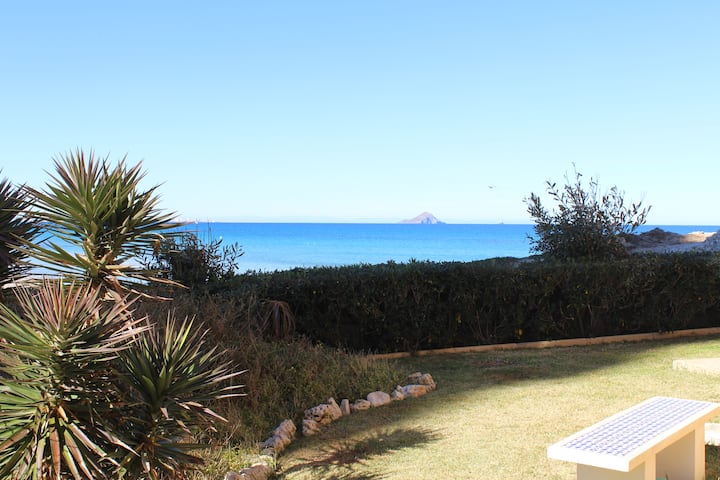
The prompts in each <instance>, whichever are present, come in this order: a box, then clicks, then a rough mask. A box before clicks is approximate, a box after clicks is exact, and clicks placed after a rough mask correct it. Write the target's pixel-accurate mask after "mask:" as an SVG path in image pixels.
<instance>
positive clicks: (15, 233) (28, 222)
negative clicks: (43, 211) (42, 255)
mask: <svg viewBox="0 0 720 480" xmlns="http://www.w3.org/2000/svg"><path fill="white" fill-rule="evenodd" d="M29 205H30V202H29V197H28V195H27V193H26V192H25V190H24V189H23V187H15V186H14V185H13V184H12V183H11V182H10V181H9V180H7V179H3V180H0V286H1V285H3V284H6V283H8V282H9V281H11V280H12V279H13V278H15V277H16V276H18V275H21V274H22V273H24V271H25V270H26V269H27V266H26V265H25V264H24V263H23V260H24V259H25V257H26V255H25V254H24V253H23V251H22V248H21V247H20V245H21V244H22V242H23V241H32V240H33V239H35V238H36V237H37V235H38V233H39V229H38V222H37V221H36V220H35V219H33V218H32V217H30V216H28V215H26V213H27V210H28V207H29Z"/></svg>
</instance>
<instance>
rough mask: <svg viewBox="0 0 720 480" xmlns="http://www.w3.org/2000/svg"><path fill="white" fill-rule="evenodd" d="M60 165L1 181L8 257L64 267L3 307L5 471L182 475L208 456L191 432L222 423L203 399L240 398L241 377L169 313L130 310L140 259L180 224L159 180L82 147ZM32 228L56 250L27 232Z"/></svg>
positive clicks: (0, 422)
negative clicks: (161, 205) (154, 318)
mask: <svg viewBox="0 0 720 480" xmlns="http://www.w3.org/2000/svg"><path fill="white" fill-rule="evenodd" d="M55 165H56V170H57V173H56V176H54V177H53V181H54V183H51V184H49V185H48V189H47V190H46V191H40V190H35V189H30V188H28V189H27V190H23V192H22V193H23V194H24V193H25V192H27V195H28V197H22V196H20V194H18V193H16V192H13V191H12V190H11V189H10V187H8V186H7V185H6V184H0V199H1V198H2V194H3V193H7V194H6V195H5V198H8V199H9V200H8V202H6V203H5V205H4V206H3V205H0V206H2V207H3V208H2V209H0V221H3V220H4V219H5V220H7V221H6V224H8V225H10V226H11V227H13V228H14V229H13V228H10V229H9V230H8V232H7V233H8V237H6V238H11V239H12V240H13V241H15V240H18V241H19V239H20V238H22V239H23V242H22V245H19V246H17V247H15V245H14V244H9V243H5V244H4V245H10V246H9V248H8V249H6V251H5V252H3V253H6V254H7V255H6V257H7V258H8V259H9V260H8V261H6V262H5V263H6V264H7V265H10V262H11V261H16V260H15V257H17V255H27V256H29V257H32V258H33V259H34V260H35V261H36V262H38V264H39V265H41V266H42V267H44V268H47V269H50V270H51V271H55V272H57V273H59V274H60V275H59V277H58V278H57V279H56V280H55V281H48V280H43V281H42V282H32V283H31V282H26V283H22V284H23V285H25V286H24V287H21V288H20V289H19V290H17V293H16V295H17V308H15V309H13V308H10V307H9V306H8V304H2V305H0V337H1V338H2V339H3V344H2V349H1V350H0V477H2V478H12V479H17V480H25V479H37V478H57V479H61V478H75V479H94V478H110V477H113V478H126V479H130V480H132V479H164V478H182V477H184V476H185V474H186V471H187V470H189V469H191V468H193V467H194V466H195V465H197V464H198V463H199V462H200V461H201V460H200V458H199V457H197V456H195V455H194V454H192V453H190V452H189V450H190V449H192V448H198V447H199V445H197V444H196V443H194V442H193V438H194V436H196V435H199V434H202V433H205V431H207V430H208V429H212V427H213V422H214V421H215V420H222V418H221V417H220V416H218V415H217V414H216V413H215V412H214V411H213V410H211V409H210V408H209V406H208V404H209V403H212V402H216V401H219V400H220V399H222V398H227V397H232V396H237V394H235V393H234V391H235V389H236V388H239V387H238V386H237V385H234V384H232V379H233V378H234V377H235V376H236V375H238V373H232V370H231V365H230V363H228V362H227V361H219V360H218V357H223V356H224V355H225V352H222V351H220V350H219V349H218V348H217V347H216V346H208V345H207V343H206V341H205V333H202V332H201V331H198V330H196V329H195V328H194V324H193V322H192V321H187V320H186V321H183V322H180V323H177V322H176V321H175V320H174V316H173V315H172V313H170V314H168V315H167V316H166V318H167V320H166V322H165V324H164V325H162V326H158V324H155V323H153V322H151V321H150V320H149V319H147V318H141V319H139V320H138V319H136V317H134V316H133V313H132V311H131V310H130V308H131V307H132V305H133V302H134V301H137V299H138V296H137V295H135V294H138V293H140V292H139V291H138V290H136V288H137V287H139V285H140V284H142V283H145V282H147V281H149V280H153V278H152V277H150V275H149V273H150V272H148V271H147V270H146V269H143V268H141V267H139V266H137V263H136V260H137V258H138V257H140V256H142V255H147V254H149V253H150V252H152V250H153V249H156V248H158V247H159V243H160V241H161V239H162V238H163V237H162V236H161V235H160V232H162V231H167V230H170V229H174V228H175V227H176V225H175V224H173V223H171V222H170V220H171V218H172V215H168V214H162V213H160V212H159V211H158V209H157V202H158V197H157V196H156V195H155V193H154V190H155V188H152V189H150V190H146V191H140V190H139V182H140V180H141V179H142V177H143V176H144V174H143V173H142V172H141V171H140V165H137V166H135V167H133V168H127V167H126V166H125V162H124V159H123V160H121V161H120V162H119V163H118V165H117V166H116V167H114V168H111V167H110V165H109V164H108V162H107V159H104V160H95V159H94V157H93V155H92V154H90V155H89V157H88V158H87V159H86V158H85V155H84V154H83V152H82V151H79V150H78V151H77V152H76V153H75V154H74V155H71V156H69V157H67V158H63V159H61V160H57V161H56V162H55ZM13 202H15V203H13ZM29 204H31V205H32V208H27V205H29ZM13 222H15V223H13ZM18 222H20V223H18ZM22 222H26V223H22ZM38 222H39V223H38ZM38 225H39V226H42V228H43V230H44V231H45V232H47V233H48V234H50V235H51V237H52V238H54V240H52V241H50V242H49V245H46V244H45V243H43V242H37V243H35V242H34V241H29V240H30V238H28V236H32V235H28V233H34V230H33V229H34V228H37V226H38ZM23 229H24V230H23ZM172 234H173V233H172V232H170V234H169V235H172ZM58 239H59V240H60V241H61V242H65V243H66V244H69V245H70V247H71V248H74V249H75V250H77V252H71V251H70V250H69V249H66V248H65V247H63V246H61V245H60V243H61V242H58ZM2 240H5V238H3V239H2ZM13 248H17V252H15V251H13V250H12V249H13ZM11 257H13V258H11ZM129 295H133V297H130V296H129Z"/></svg>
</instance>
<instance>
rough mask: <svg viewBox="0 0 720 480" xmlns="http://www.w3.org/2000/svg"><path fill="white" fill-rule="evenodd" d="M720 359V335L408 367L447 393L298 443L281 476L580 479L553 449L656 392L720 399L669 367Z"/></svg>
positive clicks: (710, 457)
mask: <svg viewBox="0 0 720 480" xmlns="http://www.w3.org/2000/svg"><path fill="white" fill-rule="evenodd" d="M715 356H718V357H720V337H707V338H701V339H680V340H672V341H662V342H657V341H655V342H642V343H626V344H616V345H603V346H592V347H572V348H556V349H546V350H520V351H508V352H492V353H475V354H457V355H442V356H431V357H417V358H409V359H404V360H401V361H399V362H400V365H401V366H402V368H403V369H405V370H407V372H408V373H410V372H412V371H422V372H429V373H431V374H432V375H433V377H434V378H435V380H436V382H437V384H438V389H437V390H436V391H434V392H432V393H430V394H428V395H427V396H425V397H422V398H419V399H410V400H405V401H403V402H395V403H393V404H391V405H388V406H385V407H382V408H378V409H373V410H369V411H366V412H362V413H360V414H357V415H352V416H350V417H346V418H343V419H341V420H339V421H338V422H336V423H334V424H333V425H332V426H331V427H330V428H329V429H328V430H327V431H326V432H324V433H323V434H321V435H319V436H316V437H309V438H300V439H299V440H297V441H296V442H295V443H293V445H292V446H291V447H290V448H289V449H288V450H287V451H286V452H285V453H283V455H282V456H281V457H280V459H279V464H280V468H281V472H280V478H283V479H288V480H290V479H334V480H340V479H345V480H361V479H367V480H370V479H408V480H410V479H412V480H422V479H428V480H429V479H433V480H435V479H438V478H449V479H483V480H490V479H498V480H508V479H533V480H536V479H574V478H575V465H574V464H571V463H567V462H561V461H557V460H550V459H548V458H547V455H546V449H547V447H548V445H550V444H552V443H554V442H556V441H558V440H560V439H562V438H564V437H565V436H567V435H570V434H572V433H574V432H576V431H577V430H579V429H581V428H584V427H587V426H589V425H591V424H593V423H595V422H597V421H599V420H602V419H604V418H605V417H607V416H609V415H612V414H614V413H617V412H619V411H620V410H623V409H625V408H628V407H631V406H633V405H634V404H636V403H638V402H640V401H642V400H645V399H647V398H649V397H652V396H655V395H665V396H675V397H680V398H690V399H696V400H707V401H714V402H720V377H712V376H708V375H704V374H699V373H692V372H681V371H675V370H673V369H672V360H673V359H676V358H701V357H715ZM351 400H352V399H351ZM318 401H319V402H320V401H324V399H318ZM718 421H720V419H719V420H718ZM707 452H708V453H707V479H708V480H717V479H720V454H719V453H718V451H717V449H716V448H715V447H708V449H707Z"/></svg>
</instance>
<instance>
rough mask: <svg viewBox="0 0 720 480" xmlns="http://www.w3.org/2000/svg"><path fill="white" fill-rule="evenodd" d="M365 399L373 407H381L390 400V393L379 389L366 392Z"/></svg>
mask: <svg viewBox="0 0 720 480" xmlns="http://www.w3.org/2000/svg"><path fill="white" fill-rule="evenodd" d="M367 400H368V402H370V405H371V406H373V407H382V406H383V405H387V404H388V403H390V402H392V399H391V398H390V395H388V394H387V393H385V392H380V391H377V392H371V393H368V396H367Z"/></svg>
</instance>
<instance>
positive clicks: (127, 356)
mask: <svg viewBox="0 0 720 480" xmlns="http://www.w3.org/2000/svg"><path fill="white" fill-rule="evenodd" d="M206 334H207V331H205V332H201V331H199V330H197V329H196V328H195V326H194V325H193V322H192V320H187V319H186V320H184V321H182V322H180V323H178V322H176V321H175V319H174V318H172V317H168V319H167V322H166V324H165V325H164V328H154V329H153V330H150V331H148V332H147V334H145V335H143V336H142V337H141V338H140V339H139V340H138V342H137V343H135V344H134V345H133V347H132V348H130V349H127V350H125V351H123V352H122V353H121V354H120V358H121V359H122V364H123V369H122V370H123V372H125V373H124V377H125V381H126V382H127V383H128V384H129V385H130V386H131V387H132V388H131V389H130V390H129V391H130V392H132V394H131V397H132V398H128V399H127V401H126V404H127V405H128V409H129V411H130V412H131V414H129V415H127V416H126V417H127V419H128V421H127V423H126V424H125V425H124V430H125V436H126V443H128V444H131V445H133V446H134V449H133V451H132V452H128V453H127V454H126V455H125V457H124V458H123V459H122V462H121V466H122V471H123V472H126V473H127V474H129V475H130V477H131V478H150V479H153V480H155V479H160V478H179V476H180V474H181V473H182V472H183V471H185V470H186V469H187V468H188V467H190V466H192V465H196V464H200V463H202V459H200V458H199V457H196V456H195V455H193V454H192V453H191V451H192V450H194V449H197V448H199V447H200V445H198V444H196V443H193V441H192V439H193V435H194V434H197V433H198V431H199V430H201V429H203V428H212V423H213V422H214V421H215V420H217V419H220V420H223V421H224V419H223V418H222V417H220V416H219V415H217V414H216V413H215V412H213V411H212V410H211V409H210V408H208V407H207V405H208V403H210V402H212V401H214V400H218V399H220V398H227V397H233V396H238V395H239V394H238V393H235V390H236V389H237V388H240V387H241V386H240V385H229V384H228V382H229V381H230V380H231V379H232V378H234V377H235V376H237V375H240V374H241V373H242V372H232V370H231V368H230V364H229V363H227V362H218V361H217V360H216V359H217V356H218V352H217V351H216V348H215V347H213V348H210V347H208V346H207V345H206V344H205V336H206ZM231 372H232V373H231Z"/></svg>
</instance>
